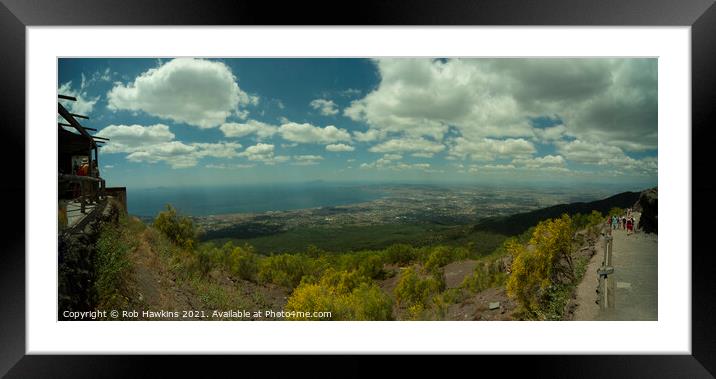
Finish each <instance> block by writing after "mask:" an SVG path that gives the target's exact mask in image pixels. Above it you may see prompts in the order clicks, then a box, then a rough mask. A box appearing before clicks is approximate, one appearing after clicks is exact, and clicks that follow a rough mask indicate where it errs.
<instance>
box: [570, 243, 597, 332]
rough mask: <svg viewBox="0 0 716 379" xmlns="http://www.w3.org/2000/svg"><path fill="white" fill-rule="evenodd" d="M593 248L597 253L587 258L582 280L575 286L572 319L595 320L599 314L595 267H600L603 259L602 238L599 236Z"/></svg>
mask: <svg viewBox="0 0 716 379" xmlns="http://www.w3.org/2000/svg"><path fill="white" fill-rule="evenodd" d="M595 248H596V250H597V253H596V254H594V256H592V258H591V259H590V260H589V264H587V270H586V271H585V272H584V276H583V277H582V282H581V283H579V285H578V286H577V290H576V295H577V299H576V300H575V303H576V309H575V310H574V317H573V319H574V320H595V319H596V318H597V315H598V314H599V304H597V303H596V301H597V287H598V286H599V277H598V275H597V269H598V268H599V267H601V265H602V260H603V259H604V240H603V239H601V238H600V239H599V240H598V241H597V243H596V245H595Z"/></svg>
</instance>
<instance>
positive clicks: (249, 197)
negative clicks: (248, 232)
mask: <svg viewBox="0 0 716 379" xmlns="http://www.w3.org/2000/svg"><path fill="white" fill-rule="evenodd" d="M381 196H382V193H381V192H380V191H378V190H376V189H369V188H365V187H362V186H356V185H340V184H331V185H327V184H325V183H321V184H317V183H305V184H295V183H293V184H257V185H245V186H241V187H238V186H233V187H177V188H169V187H159V188H147V189H131V188H130V189H128V192H127V197H128V200H127V207H128V211H129V213H130V214H133V215H136V216H143V217H147V216H154V215H156V214H157V213H158V212H159V211H161V210H163V209H164V207H165V206H166V204H167V203H169V204H172V205H173V206H174V207H175V208H177V209H178V210H179V211H180V212H182V213H184V214H187V215H191V216H208V215H216V214H229V213H253V212H267V211H284V210H294V209H303V208H313V207H325V206H336V205H346V204H355V203H360V202H364V201H371V200H375V199H378V198H380V197H381Z"/></svg>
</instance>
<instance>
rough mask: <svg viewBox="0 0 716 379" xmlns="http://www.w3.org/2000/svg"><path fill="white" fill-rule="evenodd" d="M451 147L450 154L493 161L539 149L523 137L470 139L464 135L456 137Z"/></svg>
mask: <svg viewBox="0 0 716 379" xmlns="http://www.w3.org/2000/svg"><path fill="white" fill-rule="evenodd" d="M453 142H454V144H453V145H452V146H451V148H450V155H452V156H454V157H460V158H467V157H469V158H470V159H472V160H483V161H491V160H494V159H496V158H515V157H527V156H531V155H532V154H534V153H535V152H536V151H537V149H536V148H535V146H534V144H533V143H532V142H530V141H527V140H525V139H522V138H517V139H515V138H508V139H504V140H498V139H491V138H483V139H480V140H474V141H473V140H468V139H466V138H464V137H458V138H455V140H454V141H453Z"/></svg>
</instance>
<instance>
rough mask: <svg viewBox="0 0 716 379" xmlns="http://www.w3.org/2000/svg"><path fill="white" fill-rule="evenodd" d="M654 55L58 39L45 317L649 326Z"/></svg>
mask: <svg viewBox="0 0 716 379" xmlns="http://www.w3.org/2000/svg"><path fill="white" fill-rule="evenodd" d="M658 70H659V60H658V59H657V58H655V57H578V58H573V57H520V58H515V57H511V58H506V57H460V56H447V57H419V56H416V57H350V58H348V57H341V58H328V57H321V58H318V57H316V58H311V57H308V58H293V57H292V58H280V57H241V58H234V57H201V56H196V57H187V56H178V57H166V56H161V57H141V58H139V57H93V58H87V57H58V58H57V78H58V81H57V84H56V85H57V102H58V105H57V109H58V111H57V113H58V114H57V124H58V130H57V151H58V155H57V170H58V174H57V175H58V181H57V213H56V214H57V216H56V217H57V252H56V253H57V256H56V259H57V295H58V296H57V301H58V304H57V312H58V314H57V320H59V321H153V320H156V321H288V320H303V321H331V320H342V321H414V320H419V321H658V320H659V315H658V301H657V300H658V291H657V290H658V279H659V278H658V275H657V272H658V259H657V255H658V237H657V232H658V227H657V225H658V216H657V214H658V207H657V199H658V187H657V185H658V111H659V104H658V95H659V94H658ZM47 164H49V163H47Z"/></svg>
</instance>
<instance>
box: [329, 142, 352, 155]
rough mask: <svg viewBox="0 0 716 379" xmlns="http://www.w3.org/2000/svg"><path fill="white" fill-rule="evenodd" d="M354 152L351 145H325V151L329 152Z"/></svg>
mask: <svg viewBox="0 0 716 379" xmlns="http://www.w3.org/2000/svg"><path fill="white" fill-rule="evenodd" d="M353 150H355V147H353V146H351V145H346V144H344V143H336V144H330V145H326V151H331V152H334V153H335V152H344V151H353Z"/></svg>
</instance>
